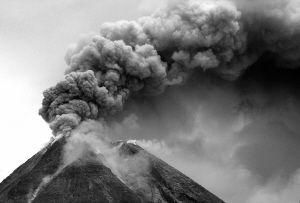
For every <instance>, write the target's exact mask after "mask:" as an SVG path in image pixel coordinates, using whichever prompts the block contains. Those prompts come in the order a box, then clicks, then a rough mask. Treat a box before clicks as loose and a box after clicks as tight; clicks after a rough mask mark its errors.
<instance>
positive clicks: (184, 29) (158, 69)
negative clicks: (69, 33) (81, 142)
mask: <svg viewBox="0 0 300 203" xmlns="http://www.w3.org/2000/svg"><path fill="white" fill-rule="evenodd" d="M259 4H263V3H259V2H257V3H256V4H251V5H256V7H255V6H253V8H251V7H249V6H247V5H248V3H247V1H244V2H243V1H239V2H238V3H234V2H227V1H200V0H189V1H176V2H173V3H170V4H169V5H168V6H167V7H166V8H165V9H163V10H160V11H157V12H156V13H154V14H152V15H151V16H146V17H142V18H140V19H138V20H137V21H119V22H115V23H105V24H103V25H102V26H101V27H100V32H99V34H97V35H95V36H92V37H88V38H87V39H84V40H81V41H80V42H78V43H77V44H76V45H75V46H74V47H73V48H72V49H70V50H69V51H68V53H67V55H66V62H67V64H68V66H69V68H68V70H67V71H66V76H65V80H64V81H61V82H59V83H58V84H56V85H55V86H53V87H51V88H49V89H47V90H46V91H45V92H44V99H43V102H42V108H41V109H40V112H39V113H40V115H41V116H42V117H43V119H44V120H45V121H46V122H48V123H50V128H51V129H52V131H53V134H54V135H58V134H61V133H63V134H64V133H67V132H69V131H71V130H72V129H74V128H76V127H77V126H78V125H79V124H80V123H81V122H82V121H84V120H87V119H93V120H105V119H106V118H108V117H111V116H113V115H115V114H116V113H117V112H120V111H122V109H123V106H124V104H125V103H126V100H127V99H128V98H129V97H131V96H132V95H138V96H140V97H142V96H155V95H158V94H162V93H163V92H164V90H165V88H167V87H168V86H174V85H178V84H182V83H185V82H186V81H188V80H189V76H190V75H191V74H193V72H194V71H195V70H199V69H202V70H203V71H205V72H209V73H212V74H216V75H218V76H221V77H222V78H223V79H225V80H230V81H231V80H236V79H238V78H239V77H240V76H241V75H242V74H243V72H244V71H245V70H246V69H247V67H249V66H250V65H252V64H253V63H254V62H255V61H256V60H257V59H258V58H259V57H260V56H261V55H262V54H263V53H265V52H272V53H274V54H275V55H276V58H277V60H278V61H280V62H281V63H282V64H284V66H285V68H295V67H297V66H298V65H299V62H300V56H299V54H295V53H299V51H300V45H299V44H300V43H299V41H300V37H299V35H300V31H299V26H297V25H299V22H300V21H299V18H300V17H299V15H296V14H295V13H297V12H294V13H292V12H290V9H291V8H293V9H297V8H299V7H295V6H294V7H292V6H293V5H294V4H296V3H295V2H294V1H276V3H275V4H273V3H272V2H268V1H266V3H264V4H263V5H261V6H260V5H259ZM245 5H246V6H245ZM245 8H247V9H245ZM258 8H265V9H261V10H260V9H258ZM279 9H280V10H279ZM266 10H267V12H266ZM293 14H294V15H293ZM297 42H298V43H297Z"/></svg>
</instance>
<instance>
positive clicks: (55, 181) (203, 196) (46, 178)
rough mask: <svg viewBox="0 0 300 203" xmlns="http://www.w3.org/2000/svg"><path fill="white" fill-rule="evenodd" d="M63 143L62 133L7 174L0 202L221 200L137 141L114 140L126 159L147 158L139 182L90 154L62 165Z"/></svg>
mask: <svg viewBox="0 0 300 203" xmlns="http://www.w3.org/2000/svg"><path fill="white" fill-rule="evenodd" d="M65 144H66V138H64V137H63V138H61V139H58V140H56V141H54V142H53V143H51V144H49V145H48V146H47V147H45V148H44V149H42V150H41V151H39V152H38V153H37V154H35V155H34V156H33V157H31V158H30V159H29V160H28V161H26V162H25V163H24V164H22V165H21V166H20V167H19V168H17V169H16V170H15V171H14V172H13V173H12V174H11V175H10V176H8V177H7V178H6V179H5V180H4V181H3V182H2V183H1V184H0V202H1V203H13V202H16V203H23V202H24V203H25V202H26V203H39V202H40V203H48V202H49V203H50V202H52V203H54V202H56V203H60V202H70V203H76V202H82V203H89V202H97V203H99V202H101V203H104V202H124V203H126V202H127V203H138V202H187V203H188V202H199V203H200V202H203V203H222V202H223V201H222V200H220V199H219V198H218V197H216V196H215V195H213V194H212V193H210V192H209V191H207V190H206V189H205V188H203V187H202V186H200V185H199V184H197V183H196V182H194V181H193V180H191V179H190V178H188V177H187V176H185V175H184V174H182V173H181V172H179V171H178V170H176V169H175V168H173V167H172V166H170V165H168V164H167V163H165V162H164V161H162V160H160V159H159V158H157V157H155V156H154V155H152V154H150V153H149V152H147V151H146V150H144V149H143V148H141V147H140V146H138V145H136V144H135V143H131V142H123V141H120V142H119V143H117V144H114V145H118V146H119V148H118V153H119V154H120V156H121V157H123V158H124V159H126V158H132V157H135V156H139V157H140V158H142V159H144V160H147V162H148V163H149V164H148V168H149V170H147V172H145V173H143V175H142V176H143V180H144V181H143V183H142V184H141V183H139V182H141V181H139V180H138V178H136V179H137V180H135V177H133V178H131V179H130V181H131V182H130V181H128V180H127V181H126V180H125V181H124V180H122V179H121V178H119V177H118V176H117V175H115V174H114V173H113V171H112V170H111V169H110V168H109V167H107V166H106V165H105V164H103V163H101V162H99V161H95V160H93V159H92V158H89V159H88V161H86V162H84V163H80V160H77V161H74V162H73V163H72V164H69V165H67V166H65V167H63V168H61V167H60V166H61V161H62V158H63V149H64V148H63V147H64V145H65ZM91 157H92V156H91ZM129 183H130V184H129Z"/></svg>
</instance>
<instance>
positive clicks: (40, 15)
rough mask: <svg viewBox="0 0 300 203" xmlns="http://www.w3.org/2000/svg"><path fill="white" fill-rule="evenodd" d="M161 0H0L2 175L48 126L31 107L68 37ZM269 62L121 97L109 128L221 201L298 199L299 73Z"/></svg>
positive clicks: (32, 149) (57, 75)
mask: <svg viewBox="0 0 300 203" xmlns="http://www.w3.org/2000/svg"><path fill="white" fill-rule="evenodd" d="M242 2H247V1H240V3H242ZM256 2H257V1H256ZM266 2H269V1H266ZM276 2H277V1H276ZM278 2H280V1H278ZM291 2H292V1H291ZM294 2H295V1H294ZM163 5H164V1H160V0H142V1H141V0H126V1H124V0H100V1H99V0H98V1H96V0H89V1H83V0H59V1H55V2H54V1H48V0H42V1H41V0H26V1H21V0H10V1H8V0H6V1H4V0H0V44H1V46H0V76H1V79H0V90H1V93H2V99H1V100H0V111H1V113H2V116H1V117H0V123H1V128H2V132H1V138H2V141H1V142H0V163H1V164H0V180H2V179H3V178H5V177H6V176H7V175H9V174H10V173H11V172H12V171H13V170H14V169H15V168H16V167H18V166H19V165H20V164H21V163H23V162H25V161H26V160H27V159H28V158H30V157H31V156H32V155H33V154H35V153H36V152H37V151H39V150H40V149H41V148H42V147H43V146H44V145H45V144H46V143H47V141H49V138H50V137H51V136H52V134H51V130H50V128H49V126H48V124H47V123H46V122H45V121H44V120H43V119H42V118H41V117H40V116H39V115H38V109H39V108H40V107H41V101H42V98H43V96H42V92H43V91H44V90H45V89H46V88H48V87H50V86H53V85H54V84H55V83H56V82H58V81H60V80H62V79H63V74H64V71H65V69H66V68H67V65H66V63H65V61H64V56H65V54H66V50H67V49H68V47H69V46H70V45H71V44H72V43H74V42H76V41H78V40H79V39H80V38H82V36H84V35H86V34H90V33H97V32H98V31H99V27H100V25H101V24H102V23H104V22H113V21H117V20H135V19H137V18H139V17H141V16H144V15H147V14H149V13H152V12H153V10H155V9H157V8H160V7H161V6H163ZM250 5H251V4H250ZM256 5H257V4H256ZM294 8H295V9H294V11H295V12H294V13H295V16H296V17H295V18H296V19H297V15H296V14H297V13H299V12H297V11H299V10H297V9H296V8H297V7H296V6H295V7H294ZM299 8H300V6H299ZM296 43H297V41H296ZM259 63H262V64H263V63H265V62H264V61H261V62H259ZM263 65H264V64H263ZM257 66H258V67H260V66H262V65H261V64H258V65H257ZM268 71H270V70H269V69H268V70H266V71H265V72H264V71H263V72H260V71H257V70H256V69H255V67H254V68H253V70H250V71H249V72H248V73H247V75H249V78H242V79H240V81H238V84H236V83H235V84H232V83H230V82H228V81H223V80H219V79H218V78H217V79H216V78H213V77H212V78H206V77H204V78H201V77H203V76H202V75H201V74H200V76H199V77H200V78H201V79H203V80H198V79H196V80H191V82H190V83H188V84H186V85H184V86H180V87H179V88H177V87H171V88H169V89H168V90H167V91H166V92H165V93H164V94H163V95H161V96H159V97H158V98H153V99H150V100H149V101H143V102H135V101H129V102H128V106H127V107H126V108H127V111H126V112H130V114H129V115H126V116H127V117H126V119H125V120H124V121H123V122H122V123H115V126H114V128H113V129H114V132H113V134H114V135H115V136H117V137H122V136H124V134H125V135H127V136H128V137H129V138H134V139H138V140H139V141H138V143H139V144H140V145H141V146H143V147H144V148H146V149H147V150H149V151H150V152H152V153H153V154H155V155H157V156H158V157H160V158H162V159H163V160H165V161H166V162H167V163H170V164H171V165H172V166H175V168H177V169H179V170H180V171H182V172H183V173H185V174H186V175H188V176H189V177H191V178H192V179H194V180H195V181H197V182H198V183H199V184H201V185H202V186H204V187H205V188H207V189H208V190H210V191H211V192H213V193H214V194H216V195H218V196H219V197H220V198H221V199H223V200H225V201H227V202H233V203H239V202H246V203H264V202H271V203H280V202H297V201H299V200H300V196H299V194H298V190H299V187H300V163H299V161H298V160H299V157H300V151H299V148H298V146H299V143H300V128H299V126H298V123H299V121H300V109H299V97H298V96H299V95H297V94H298V92H297V94H294V93H290V92H293V91H294V88H295V87H297V78H294V77H292V75H295V74H294V72H291V73H290V72H289V71H287V72H284V74H281V72H280V71H279V72H276V73H274V74H269V72H268ZM296 74H298V75H299V72H296ZM265 75H267V76H266V77H265ZM270 75H271V76H270ZM282 75H283V76H285V79H282V80H281V77H279V76H282ZM258 76H259V77H258ZM260 76H262V77H260ZM195 77H198V75H195ZM286 78H287V79H286ZM244 79H245V80H244ZM199 81H200V82H199ZM245 81H246V82H245ZM286 81H288V82H286ZM270 84H271V85H270ZM295 84H296V85H295ZM237 85H238V88H237V87H236V86H237ZM191 87H192V88H191ZM241 90H242V91H241ZM241 95H242V96H241ZM249 101H250V102H249ZM136 103H138V105H139V108H138V109H137V108H136ZM237 109H238V110H237ZM145 115H146V116H145Z"/></svg>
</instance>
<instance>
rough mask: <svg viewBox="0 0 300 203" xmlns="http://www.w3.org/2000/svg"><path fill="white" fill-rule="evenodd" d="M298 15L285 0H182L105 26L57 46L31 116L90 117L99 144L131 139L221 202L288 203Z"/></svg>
mask: <svg viewBox="0 0 300 203" xmlns="http://www.w3.org/2000/svg"><path fill="white" fill-rule="evenodd" d="M299 13H300V5H299V3H298V2H297V1H295V0H276V1H270V0H267V1H263V2H262V1H258V0H254V1H247V0H242V1H200V0H189V1H176V2H175V3H174V2H173V3H172V2H169V4H168V5H167V6H166V8H164V9H162V10H159V11H156V12H155V13H154V14H152V15H150V16H146V17H142V18H140V19H138V20H136V21H124V20H123V21H119V22H113V23H105V24H103V25H101V26H100V31H99V33H98V34H96V35H94V36H89V37H87V38H85V39H82V40H81V41H79V42H78V43H77V44H76V45H75V46H73V47H72V48H71V49H70V50H69V51H68V53H67V55H66V62H67V64H68V66H69V68H68V69H67V71H66V79H65V80H64V81H62V82H60V83H58V84H57V85H56V86H54V87H52V88H50V89H48V90H46V91H45V92H44V100H43V106H42V108H41V110H40V114H41V115H42V117H43V118H44V119H45V120H46V122H48V123H50V127H51V129H52V130H53V133H54V135H59V134H69V133H71V132H72V130H73V129H77V128H81V125H82V123H83V126H84V128H86V129H87V130H88V129H90V127H88V125H86V124H84V123H85V121H87V120H95V122H97V123H98V125H99V126H103V125H105V126H107V128H108V129H109V133H107V132H105V133H104V132H103V131H102V130H98V132H103V134H105V136H107V137H110V138H109V140H116V139H128V138H135V139H139V140H140V143H141V145H142V146H145V147H146V148H147V149H149V150H150V151H152V152H153V153H155V154H157V155H158V156H160V157H163V158H164V159H165V160H166V161H167V162H169V163H171V164H173V165H174V166H176V168H178V169H180V170H182V171H183V172H185V173H186V174H188V175H189V176H191V177H192V178H194V179H195V180H197V181H199V183H200V184H204V185H205V186H206V185H207V188H208V189H210V190H211V191H213V192H215V193H216V194H217V195H219V196H220V197H221V198H222V197H224V199H225V201H228V202H282V200H283V199H286V200H290V199H292V200H297V198H298V196H297V195H296V194H295V193H292V194H290V193H289V192H287V191H288V189H289V188H292V190H294V188H296V187H297V185H299V181H298V179H299V178H298V177H299V172H298V171H299V168H300V165H299V164H298V163H297V159H298V154H299V150H298V149H297V146H296V145H297V144H299V136H300V128H299V126H298V123H299V122H300V117H299V115H300V111H299V104H300V97H299V96H300V92H299V87H300V86H299V81H298V80H299V79H298V78H299V76H300V72H299V70H300V69H299V67H300V54H299V53H300V26H299V23H300V15H299ZM96 131H97V130H96ZM97 139H98V138H97ZM80 142H85V141H84V138H83V140H81V141H80ZM95 143H97V142H95ZM101 146H102V145H101ZM96 148H98V147H96ZM74 149H77V148H76V147H75V148H74ZM93 149H94V148H93ZM266 149H267V150H266ZM71 151H72V150H71ZM75 152H76V150H75V151H74V153H73V152H70V151H68V153H66V154H71V155H76V153H75ZM82 152H83V153H85V150H83V151H82ZM108 154H109V153H108ZM274 154H276V155H277V156H276V157H274ZM174 155H175V156H176V158H177V159H178V160H174ZM256 157H259V158H256ZM70 159H71V160H72V156H71V157H70ZM75 159H78V157H76V156H75ZM182 163H185V164H184V166H183V165H182ZM196 163H199V164H196ZM199 168H200V169H201V174H203V175H201V174H199ZM219 168H222V169H223V171H220V169H219ZM210 173H211V174H212V175H211V176H210V177H209V178H210V179H208V177H207V176H208V175H207V174H210ZM233 179H234V181H235V182H234V184H235V185H236V186H235V187H234V186H233V187H232V188H231V189H228V187H227V185H228V184H231V181H232V180H233ZM220 182H222V183H223V185H222V184H221V183H220ZM278 188H279V189H278ZM237 191H238V192H237ZM278 191H280V192H279V193H276V192H278ZM236 193H239V194H236ZM287 194H289V195H290V197H286V195H287Z"/></svg>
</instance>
